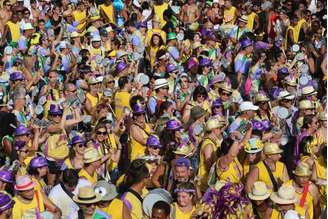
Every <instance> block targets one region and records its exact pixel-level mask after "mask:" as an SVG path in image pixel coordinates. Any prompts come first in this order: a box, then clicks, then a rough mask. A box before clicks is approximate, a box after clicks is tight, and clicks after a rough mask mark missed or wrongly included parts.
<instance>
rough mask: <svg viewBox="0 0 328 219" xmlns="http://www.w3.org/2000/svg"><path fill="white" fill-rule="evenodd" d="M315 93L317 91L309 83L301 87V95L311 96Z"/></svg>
mask: <svg viewBox="0 0 328 219" xmlns="http://www.w3.org/2000/svg"><path fill="white" fill-rule="evenodd" d="M317 93H318V92H317V91H316V90H315V89H314V88H313V86H311V85H310V86H306V87H303V88H302V95H303V96H311V95H315V94H317Z"/></svg>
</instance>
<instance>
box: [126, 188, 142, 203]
mask: <svg viewBox="0 0 328 219" xmlns="http://www.w3.org/2000/svg"><path fill="white" fill-rule="evenodd" d="M127 191H128V192H131V194H133V195H134V196H135V197H137V198H138V199H139V201H140V202H141V203H142V202H143V198H142V197H141V195H139V193H137V192H136V191H134V190H132V189H128V190H127Z"/></svg>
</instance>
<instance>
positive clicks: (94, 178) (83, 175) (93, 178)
mask: <svg viewBox="0 0 328 219" xmlns="http://www.w3.org/2000/svg"><path fill="white" fill-rule="evenodd" d="M79 177H80V178H85V179H86V180H88V181H89V182H90V183H91V185H94V184H96V183H97V181H98V174H97V173H93V176H90V175H89V173H88V172H87V171H85V170H84V169H81V170H80V172H79Z"/></svg>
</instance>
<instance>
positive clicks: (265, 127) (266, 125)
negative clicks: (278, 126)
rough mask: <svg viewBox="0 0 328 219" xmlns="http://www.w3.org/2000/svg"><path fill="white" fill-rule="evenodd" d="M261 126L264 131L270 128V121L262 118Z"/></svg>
mask: <svg viewBox="0 0 328 219" xmlns="http://www.w3.org/2000/svg"><path fill="white" fill-rule="evenodd" d="M262 126H263V128H264V130H265V131H267V130H269V129H270V128H271V122H270V120H268V119H265V120H262Z"/></svg>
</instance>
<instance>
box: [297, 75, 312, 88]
mask: <svg viewBox="0 0 328 219" xmlns="http://www.w3.org/2000/svg"><path fill="white" fill-rule="evenodd" d="M309 81H310V80H309V77H308V76H307V75H302V76H301V77H300V79H299V82H300V85H303V86H305V85H307V84H308V83H309Z"/></svg>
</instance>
